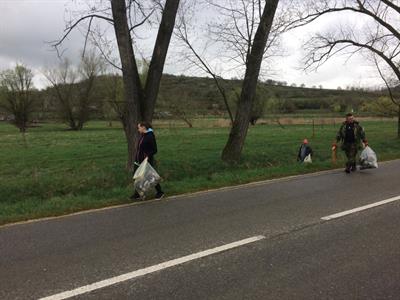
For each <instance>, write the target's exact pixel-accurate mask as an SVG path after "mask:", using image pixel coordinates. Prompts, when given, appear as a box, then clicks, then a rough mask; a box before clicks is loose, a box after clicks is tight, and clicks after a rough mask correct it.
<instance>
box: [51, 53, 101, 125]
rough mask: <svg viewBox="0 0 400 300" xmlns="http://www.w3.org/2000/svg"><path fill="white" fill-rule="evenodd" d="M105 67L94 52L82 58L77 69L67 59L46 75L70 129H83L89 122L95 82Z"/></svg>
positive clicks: (62, 117)
mask: <svg viewBox="0 0 400 300" xmlns="http://www.w3.org/2000/svg"><path fill="white" fill-rule="evenodd" d="M103 68H104V62H103V60H102V59H101V57H99V56H98V55H97V54H96V53H95V52H93V51H92V52H89V53H88V54H87V55H85V56H83V57H82V60H81V62H80V65H79V68H78V69H77V70H76V69H74V67H73V66H72V65H71V63H70V61H69V60H68V59H64V60H63V61H62V62H61V63H60V65H59V66H58V68H55V69H49V70H46V71H45V72H44V75H45V77H46V78H47V80H48V81H49V83H50V84H51V86H52V88H53V93H54V97H55V98H56V99H57V102H58V105H57V107H58V112H59V115H60V117H61V119H62V120H63V121H64V122H65V123H66V124H68V126H69V128H70V129H71V130H82V129H83V126H84V124H85V123H86V122H87V121H88V120H89V117H90V112H91V109H92V106H93V104H94V97H93V92H94V90H95V83H96V79H97V76H99V75H100V74H101V72H102V70H103Z"/></svg>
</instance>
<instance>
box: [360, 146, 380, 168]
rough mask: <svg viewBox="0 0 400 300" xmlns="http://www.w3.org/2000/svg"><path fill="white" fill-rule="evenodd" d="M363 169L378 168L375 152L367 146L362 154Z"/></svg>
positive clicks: (361, 163)
mask: <svg viewBox="0 0 400 300" xmlns="http://www.w3.org/2000/svg"><path fill="white" fill-rule="evenodd" d="M360 165H361V169H374V168H377V167H378V159H377V157H376V154H375V152H374V150H372V149H371V147H369V146H366V147H365V148H364V150H363V151H362V152H361V154H360Z"/></svg>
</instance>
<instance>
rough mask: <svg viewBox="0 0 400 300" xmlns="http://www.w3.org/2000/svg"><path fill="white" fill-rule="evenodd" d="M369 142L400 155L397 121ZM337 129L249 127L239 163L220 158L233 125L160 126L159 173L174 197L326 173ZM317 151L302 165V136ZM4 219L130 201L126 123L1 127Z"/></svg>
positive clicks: (390, 155) (371, 131) (381, 125)
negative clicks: (24, 129)
mask: <svg viewBox="0 0 400 300" xmlns="http://www.w3.org/2000/svg"><path fill="white" fill-rule="evenodd" d="M362 125H363V126H364V127H365V128H366V132H367V137H368V140H369V142H370V145H371V147H372V148H373V149H374V150H375V151H376V152H377V154H378V157H379V159H380V160H389V159H395V158H400V140H398V139H397V138H396V123H395V122H390V121H388V122H367V123H363V124H362ZM336 131H337V126H336V127H334V126H333V125H324V126H322V125H321V126H320V125H319V126H317V127H316V130H315V137H312V136H311V135H312V129H311V127H310V126H309V125H287V126H285V128H281V127H279V126H275V125H265V126H261V125H260V126H256V127H251V128H250V131H249V135H248V138H247V141H246V146H245V149H244V152H243V159H242V161H241V162H240V163H239V164H237V165H227V164H225V163H223V162H222V161H221V160H220V152H221V150H222V148H223V146H224V144H225V142H226V139H227V136H228V129H227V128H192V129H190V128H178V127H177V128H159V129H157V128H156V135H157V140H158V146H159V154H158V155H157V157H156V158H157V160H158V162H159V164H158V170H159V172H160V174H161V175H162V177H163V178H164V182H163V183H162V186H163V189H164V190H165V192H166V193H167V194H168V195H175V194H180V193H186V192H194V191H199V190H205V189H210V188H217V187H222V186H227V185H234V184H240V183H247V182H251V181H256V180H262V179H269V178H276V177H282V176H287V175H294V174H301V173H308V172H314V171H318V170H326V169H330V168H334V167H338V166H341V165H342V164H343V157H342V155H341V156H340V157H339V161H338V164H337V165H335V166H334V165H332V163H331V151H330V145H331V142H332V140H333V138H334V136H335V133H336ZM305 137H307V138H309V140H310V143H311V146H312V147H313V149H314V152H315V156H314V157H313V160H314V163H313V164H312V165H308V166H304V165H299V164H298V163H297V162H296V155H297V150H298V147H299V145H300V142H301V140H302V139H303V138H305ZM0 151H1V157H0V224H4V223H9V222H14V221H20V220H26V219H32V218H38V217H44V216H53V215H60V214H65V213H70V212H75V211H80V210H84V209H89V208H98V207H104V206H108V205H113V204H122V203H128V202H130V200H129V199H128V197H129V195H130V194H131V189H132V182H131V174H128V173H127V172H125V169H124V166H125V161H126V144H125V138H124V134H123V132H122V130H121V128H118V127H111V128H110V127H106V125H105V122H92V123H90V124H89V126H88V127H87V128H86V129H85V130H83V131H82V132H71V131H65V130H64V126H63V125H58V124H43V125H42V126H41V127H37V128H32V129H30V130H29V132H28V133H26V135H25V138H23V137H22V136H21V134H19V133H18V132H17V131H16V130H15V128H13V127H12V126H10V125H7V124H0Z"/></svg>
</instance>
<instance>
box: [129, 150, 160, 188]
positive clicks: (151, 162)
mask: <svg viewBox="0 0 400 300" xmlns="http://www.w3.org/2000/svg"><path fill="white" fill-rule="evenodd" d="M148 162H149V163H150V165H151V166H152V167H153V168H154V169H155V168H156V167H155V164H154V158H153V157H152V158H149V159H148ZM137 168H139V166H138V165H136V164H135V166H134V168H133V174H135V172H136V170H137ZM154 188H155V189H156V192H157V194H161V193H162V192H163V191H162V189H161V185H160V184H159V183H157V185H156V186H155V187H154ZM134 192H135V195H139V193H138V192H137V191H134Z"/></svg>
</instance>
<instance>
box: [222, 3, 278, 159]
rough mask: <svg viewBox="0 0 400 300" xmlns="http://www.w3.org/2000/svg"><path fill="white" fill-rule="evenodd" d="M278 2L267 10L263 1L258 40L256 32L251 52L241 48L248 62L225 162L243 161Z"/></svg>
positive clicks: (225, 149)
mask: <svg viewBox="0 0 400 300" xmlns="http://www.w3.org/2000/svg"><path fill="white" fill-rule="evenodd" d="M278 2H279V0H267V1H265V5H264V7H262V6H261V1H258V3H259V5H260V7H259V10H257V11H256V12H255V13H257V14H258V15H259V21H258V24H257V25H254V29H253V27H252V26H250V28H251V29H252V32H253V31H254V37H253V33H252V32H251V33H249V35H248V36H249V37H250V36H252V38H251V39H249V40H248V49H249V50H248V51H247V52H241V48H240V49H238V51H239V52H238V53H243V55H244V56H243V57H242V56H239V57H242V59H244V62H245V66H246V71H245V76H244V80H243V85H242V90H241V95H240V99H239V101H238V105H237V109H236V115H235V120H234V123H233V126H232V128H231V131H230V134H229V139H228V142H227V144H226V145H225V148H224V149H223V151H222V159H223V160H224V161H238V160H239V159H240V155H241V152H242V149H243V145H244V142H245V139H246V135H247V131H248V128H249V122H250V118H251V112H252V108H253V103H254V99H255V96H256V88H257V82H258V76H259V74H260V69H261V63H262V61H263V57H264V54H265V49H266V46H267V42H268V37H269V34H270V32H271V28H272V24H273V21H274V17H275V12H276V9H277V6H278Z"/></svg>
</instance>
